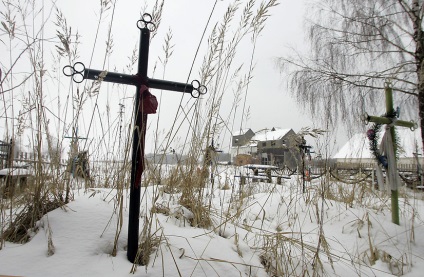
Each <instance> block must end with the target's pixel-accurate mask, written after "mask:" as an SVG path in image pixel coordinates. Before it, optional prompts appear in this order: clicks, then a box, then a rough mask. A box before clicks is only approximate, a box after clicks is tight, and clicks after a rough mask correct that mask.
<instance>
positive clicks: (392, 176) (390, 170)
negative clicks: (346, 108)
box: [361, 84, 417, 225]
mask: <svg viewBox="0 0 424 277" xmlns="http://www.w3.org/2000/svg"><path fill="white" fill-rule="evenodd" d="M385 93H386V115H385V116H383V117H381V116H372V115H368V114H364V115H363V116H362V117H361V119H362V120H363V121H364V122H366V123H368V122H374V123H377V124H384V125H386V126H387V129H388V131H389V132H390V134H388V135H390V137H391V138H392V145H386V151H387V152H388V153H387V157H388V158H390V157H392V158H390V159H388V161H387V162H388V167H387V180H388V183H389V184H390V185H391V201H392V222H393V223H395V224H397V225H399V200H398V194H399V192H398V187H399V184H398V176H397V175H398V172H397V162H396V155H395V153H396V141H395V138H396V137H395V126H401V127H407V128H410V129H411V130H414V129H416V128H417V123H415V122H411V121H404V120H398V119H397V116H399V111H398V112H397V113H396V112H395V110H394V109H393V91H392V88H391V86H390V85H389V84H386V87H385Z"/></svg>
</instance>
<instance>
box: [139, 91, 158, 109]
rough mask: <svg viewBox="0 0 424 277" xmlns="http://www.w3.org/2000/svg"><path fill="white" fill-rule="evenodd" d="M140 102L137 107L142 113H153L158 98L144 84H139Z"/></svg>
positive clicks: (156, 106)
mask: <svg viewBox="0 0 424 277" xmlns="http://www.w3.org/2000/svg"><path fill="white" fill-rule="evenodd" d="M140 93H141V98H140V99H141V103H140V107H139V109H141V112H142V113H144V114H155V113H156V110H157V108H158V100H157V99H156V96H154V95H153V94H151V93H150V91H149V88H148V87H147V86H146V85H141V86H140Z"/></svg>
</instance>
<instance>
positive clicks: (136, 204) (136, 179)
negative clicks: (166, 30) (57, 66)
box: [63, 13, 207, 263]
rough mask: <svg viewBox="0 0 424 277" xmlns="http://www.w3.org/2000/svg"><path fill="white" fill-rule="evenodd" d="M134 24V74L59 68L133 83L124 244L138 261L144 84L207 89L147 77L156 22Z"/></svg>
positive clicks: (78, 78)
mask: <svg viewBox="0 0 424 277" xmlns="http://www.w3.org/2000/svg"><path fill="white" fill-rule="evenodd" d="M137 27H138V28H139V29H140V47H139V52H138V53H139V56H138V71H137V74H136V75H128V74H121V73H114V72H107V71H104V70H103V71H102V70H95V69H90V68H85V66H84V64H83V63H81V62H77V63H75V64H74V65H73V66H65V67H64V69H63V73H64V74H65V75H66V76H69V77H72V79H73V80H74V81H75V82H77V83H81V82H82V81H83V80H84V79H91V80H96V81H104V82H112V83H118V84H125V85H134V86H136V97H135V102H134V106H135V109H134V130H133V145H132V160H131V188H130V208H129V218H128V246H127V247H128V248H127V258H128V260H129V261H131V262H132V263H139V262H140V259H139V258H140V257H138V256H137V250H138V233H139V216H140V192H141V190H140V184H141V176H142V174H143V171H144V147H145V136H146V126H147V114H148V113H155V112H156V107H154V108H153V110H147V109H146V107H147V108H148V104H149V103H147V106H146V102H148V101H150V99H149V98H151V97H152V95H151V94H150V93H149V92H148V88H155V89H161V90H170V91H179V92H183V93H190V94H191V96H192V97H194V98H198V97H199V96H200V95H203V94H205V93H206V92H207V89H206V87H205V86H203V85H201V84H200V82H199V81H197V80H194V81H192V82H191V84H186V83H177V82H172V81H165V80H158V79H152V78H149V77H148V76H147V69H148V58H149V43H150V32H151V31H154V30H155V29H156V26H155V24H154V23H153V22H152V17H151V15H150V14H147V13H145V14H143V16H142V18H141V19H140V20H138V21H137ZM146 91H147V92H146ZM154 101H156V100H154ZM153 106H154V104H153ZM156 106H157V102H156ZM148 109H150V108H148ZM137 258H138V259H137Z"/></svg>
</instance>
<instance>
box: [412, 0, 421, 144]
mask: <svg viewBox="0 0 424 277" xmlns="http://www.w3.org/2000/svg"><path fill="white" fill-rule="evenodd" d="M410 17H411V19H412V23H413V26H414V40H415V45H416V47H415V61H416V65H417V72H416V73H417V81H418V84H417V89H418V115H419V119H420V127H421V143H422V146H423V149H424V76H423V74H424V68H423V66H424V63H423V61H424V52H423V50H424V48H423V46H424V36H423V28H422V24H421V23H422V18H421V17H420V3H419V1H418V0H414V1H413V3H412V8H411V12H410ZM423 151H424V150H423Z"/></svg>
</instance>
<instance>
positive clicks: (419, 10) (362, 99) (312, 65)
mask: <svg viewBox="0 0 424 277" xmlns="http://www.w3.org/2000/svg"><path fill="white" fill-rule="evenodd" d="M310 8H311V9H310V13H309V14H308V16H307V19H306V26H307V31H308V32H307V34H308V35H307V37H308V40H309V41H310V44H311V51H310V52H308V54H307V55H306V56H305V55H300V54H298V55H297V56H294V57H289V58H287V57H284V58H281V59H280V60H279V61H280V65H281V67H282V69H283V70H284V72H288V73H290V74H289V85H290V87H291V89H292V93H293V94H294V96H295V97H296V99H297V100H298V101H299V102H301V103H306V104H308V107H309V110H310V112H311V113H312V114H313V115H318V114H321V115H324V116H325V118H326V119H329V120H330V122H331V123H336V122H339V120H341V121H343V122H345V123H350V124H351V123H353V120H358V119H359V116H360V114H361V113H363V112H364V110H365V109H366V110H368V111H373V112H374V111H376V110H375V109H374V110H373V109H372V108H374V107H376V106H377V105H378V106H382V107H384V100H383V97H384V86H385V83H386V82H390V84H391V85H392V86H393V90H394V91H395V92H396V95H395V100H396V102H397V104H401V107H402V110H403V112H402V114H403V116H402V117H405V116H406V115H405V113H406V111H409V112H410V114H409V116H410V117H412V119H419V120H420V124H419V125H420V126H421V136H422V137H423V138H424V76H423V71H424V68H423V62H424V50H423V43H424V37H423V36H424V35H423V23H422V20H423V12H424V7H423V0H316V1H315V2H314V3H311V6H310ZM377 112H378V110H377ZM423 145H424V139H423Z"/></svg>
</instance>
